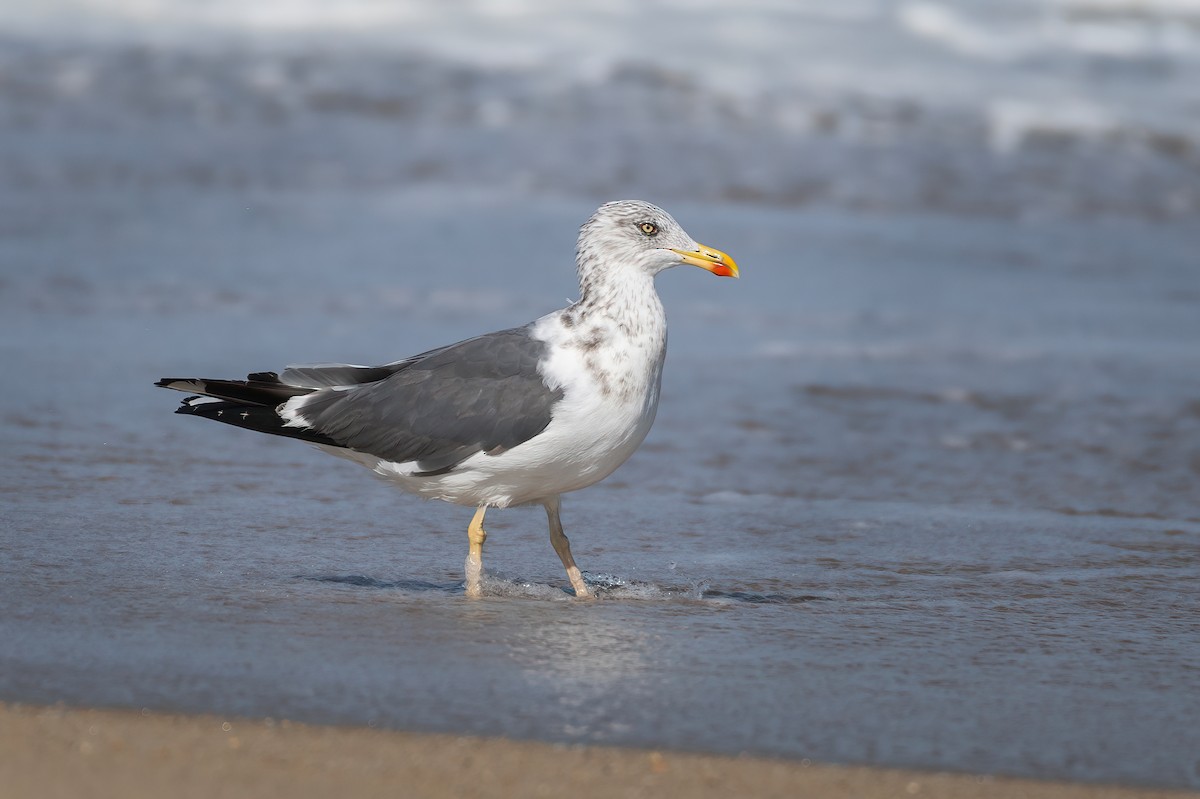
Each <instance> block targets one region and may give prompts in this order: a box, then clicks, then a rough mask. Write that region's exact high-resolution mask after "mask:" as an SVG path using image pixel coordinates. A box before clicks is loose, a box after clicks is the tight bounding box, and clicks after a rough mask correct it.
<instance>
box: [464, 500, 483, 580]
mask: <svg viewBox="0 0 1200 799" xmlns="http://www.w3.org/2000/svg"><path fill="white" fill-rule="evenodd" d="M486 511H487V506H486V505H480V506H479V507H478V508H477V509H476V510H475V517H474V518H473V519H471V525H470V526H469V527H468V528H467V538H468V539H470V541H471V547H470V549H468V550H467V563H466V566H465V570H466V573H467V596H480V595H482V594H483V584H482V579H481V578H482V577H483V542H484V541H486V540H487V533H486V532H484V530H483V514H484V513H485V512H486Z"/></svg>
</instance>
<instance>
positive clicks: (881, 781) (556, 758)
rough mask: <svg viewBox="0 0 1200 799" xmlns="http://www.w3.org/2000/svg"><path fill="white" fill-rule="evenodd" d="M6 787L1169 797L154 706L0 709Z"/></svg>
mask: <svg viewBox="0 0 1200 799" xmlns="http://www.w3.org/2000/svg"><path fill="white" fill-rule="evenodd" d="M0 751H3V752H4V756H3V758H0V786H3V794H4V796H6V797H9V799H24V797H43V798H45V799H50V798H52V797H59V796H85V795H86V796H91V797H107V796H120V797H126V798H127V799H133V798H134V797H143V796H144V797H161V796H174V797H191V796H197V797H199V796H204V797H213V796H285V795H286V796H291V797H309V796H312V797H327V796H332V795H334V794H335V793H336V794H341V795H347V796H356V797H369V796H424V797H440V796H453V797H486V796H522V797H541V796H547V797H549V796H573V797H577V798H578V799H587V797H611V796H622V797H639V796H653V797H684V796H686V797H692V798H694V799H700V798H702V797H710V796H711V797H728V796H756V797H775V796H778V797H796V796H819V797H864V798H866V797H884V796H924V797H959V798H960V799H966V798H968V797H978V798H979V799H987V798H988V797H1010V796H1020V797H1028V798H1029V799H1035V798H1036V797H1047V798H1048V799H1050V798H1053V799H1102V798H1108V797H1134V796H1137V797H1168V796H1194V795H1195V794H1193V793H1189V792H1182V791H1163V790H1150V789H1137V788H1130V787H1117V786H1107V785H1082V784H1068V783H1055V782H1040V781H1034V780H1024V779H1008V778H1001V777H991V776H976V775H967V774H947V773H924V772H919V771H906V770H899V769H875V768H863V767H842V766H829V765H818V764H810V763H808V762H807V761H800V762H788V761H780V760H770V759H764V758H755V757H737V758H731V757H718V756H709V755H698V754H684V753H676V752H669V751H659V750H636V749H619V748H611V747H579V746H563V745H554V744H545V743H534V742H526V741H511V740H505V739H498V738H471V737H465V736H450V735H423V734H415V733H407V732H394V731H384V730H373V729H367V728H356V727H325V726H311V725H305V724H296V723H292V722H288V721H275V720H246V719H237V718H222V717H220V716H208V715H196V716H191V715H170V714H162V713H151V712H149V711H142V712H136V711H120V710H95V709H73V708H64V707H33V706H27V705H0Z"/></svg>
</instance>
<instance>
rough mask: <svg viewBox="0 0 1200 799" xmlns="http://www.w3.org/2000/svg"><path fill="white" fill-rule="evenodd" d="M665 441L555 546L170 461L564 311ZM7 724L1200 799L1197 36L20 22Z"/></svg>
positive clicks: (9, 110)
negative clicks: (350, 372) (248, 384)
mask: <svg viewBox="0 0 1200 799" xmlns="http://www.w3.org/2000/svg"><path fill="white" fill-rule="evenodd" d="M630 197H640V198H644V199H647V200H650V201H652V202H656V203H658V204H660V205H663V206H664V207H666V208H667V209H668V210H670V211H672V212H673V213H674V214H675V216H676V217H677V218H678V219H679V221H680V222H681V223H682V224H683V225H684V227H685V228H687V230H688V231H689V232H690V233H691V234H692V235H693V236H694V237H696V238H697V239H698V240H700V241H702V242H705V243H706V244H710V245H712V246H716V247H719V248H721V249H724V250H727V251H728V252H730V253H731V254H732V255H733V256H734V257H735V258H737V259H738V262H739V263H740V264H741V265H742V268H743V277H742V279H741V280H740V281H737V282H734V281H720V280H714V279H712V278H711V277H710V276H708V275H706V274H704V273H702V272H699V271H698V270H675V271H673V272H670V273H667V274H664V275H662V276H661V277H660V279H659V285H660V290H661V292H662V294H663V297H664V301H665V304H666V306H667V311H668V315H669V317H670V321H671V351H670V354H669V356H668V360H667V368H666V376H665V378H664V387H663V397H662V405H661V408H660V412H659V419H658V422H657V424H656V427H655V429H654V430H653V431H652V433H651V435H650V438H649V439H648V440H647V442H646V445H645V446H644V447H643V448H642V450H641V451H639V452H638V453H637V454H636V455H635V456H634V457H633V458H632V459H631V460H630V462H629V463H628V464H626V466H624V467H623V468H622V469H621V470H619V471H618V472H617V473H616V474H614V475H613V476H612V477H611V478H610V479H609V480H607V481H605V482H603V483H601V484H600V485H598V486H596V487H594V488H591V489H589V490H586V491H583V492H580V493H578V494H575V495H570V496H568V497H566V498H565V500H564V522H565V524H566V528H567V532H568V534H569V535H570V536H571V540H572V545H573V549H574V551H575V554H576V557H577V559H578V560H579V562H580V565H581V567H582V568H583V569H584V571H585V574H586V576H587V577H588V579H589V580H590V581H591V582H592V583H593V584H594V585H596V586H597V587H598V589H600V590H599V593H600V594H601V596H600V599H599V600H598V601H596V602H593V603H575V602H573V601H571V599H570V597H569V596H568V594H567V593H566V592H565V591H564V585H565V581H564V579H563V575H562V574H561V568H560V566H559V564H558V561H557V558H556V556H555V555H554V553H553V551H552V550H551V548H550V546H549V542H548V540H547V536H546V532H545V529H544V520H543V517H542V515H541V513H540V511H536V512H530V511H522V510H513V511H506V512H499V513H493V514H491V515H489V522H490V525H489V531H490V532H491V533H492V535H491V537H490V538H489V540H488V551H487V558H486V560H485V562H486V564H487V567H488V569H489V571H490V574H491V578H490V580H489V583H488V586H487V588H488V594H489V596H487V597H485V598H484V599H483V600H481V601H478V602H472V601H467V600H466V599H465V598H464V597H463V595H462V584H461V581H462V573H461V564H462V560H463V557H464V556H465V552H466V535H465V529H466V524H467V522H468V521H469V519H470V515H471V512H470V510H469V509H462V508H455V507H451V506H446V505H442V504H440V503H423V502H421V501H419V500H417V499H415V498H412V497H409V496H406V495H404V494H402V493H400V492H398V491H396V490H395V489H393V488H391V487H389V486H386V485H384V484H382V483H378V482H376V481H374V480H372V479H370V476H369V474H368V473H367V472H366V471H365V470H362V469H361V468H359V467H356V466H354V465H352V464H348V463H343V462H341V461H338V460H335V459H332V458H329V457H327V456H325V455H323V454H321V453H318V452H315V451H311V450H309V449H308V448H306V447H304V446H302V445H299V444H297V443H296V442H292V441H282V440H278V439H271V438H267V437H261V436H259V437H256V436H252V435H249V434H246V433H242V432H240V431H236V430H232V429H226V428H223V427H218V426H216V425H207V424H204V423H201V422H199V421H197V420H192V419H183V418H180V417H175V416H173V415H172V414H171V413H170V411H171V410H172V409H173V408H174V406H175V404H176V401H177V397H176V396H175V395H173V394H168V393H166V392H163V391H160V390H156V389H154V388H153V387H152V386H151V383H152V382H153V381H154V380H155V379H157V378H159V377H163V376H176V375H180V376H182V375H203V376H213V377H232V376H238V375H240V374H244V373H246V372H250V371H258V370H265V369H275V368H279V367H282V366H283V365H285V364H287V363H293V362H312V361H356V362H362V363H369V362H385V361H390V360H395V359H397V358H399V357H401V356H403V355H407V354H411V353H415V352H419V351H422V350H424V349H428V348H430V347H433V346H437V345H439V344H444V343H447V342H450V341H453V340H457V339H460V338H465V337H467V336H470V335H473V334H476V333H480V332H484V331H487V330H493V329H498V328H501V327H507V326H511V325H515V324H520V323H523V322H525V321H528V320H530V319H532V318H534V317H536V316H538V315H540V314H542V313H545V312H547V311H550V310H553V309H555V308H558V307H561V306H562V305H563V304H564V303H565V302H566V301H567V299H568V298H569V297H572V296H574V294H575V291H576V287H575V283H574V273H573V264H572V260H571V259H572V253H573V246H574V240H575V235H576V231H577V229H578V226H579V224H580V223H582V222H583V220H584V219H586V218H587V216H588V215H589V214H590V213H591V211H592V210H593V209H594V208H595V207H596V206H597V205H598V204H599V203H600V202H603V201H606V200H611V199H620V198H630ZM0 367H2V369H3V374H4V375H5V377H4V382H3V392H2V393H0V449H2V451H3V453H4V456H5V457H4V458H3V459H0V495H2V496H3V505H2V508H3V510H2V513H0V700H5V701H30V702H57V701H64V702H69V703H73V704H84V705H96V704H99V705H112V706H122V707H152V708H156V709H163V710H184V711H206V712H214V713H228V714H244V715H250V716H272V717H276V718H279V717H285V718H294V719H301V720H306V721H316V722H340V723H353V724H372V725H383V726H389V727H397V728H402V729H414V730H439V731H450V732H463V733H477V734H486V735H509V736H515V737H526V738H537V739H544V740H551V741H558V742H566V743H614V744H622V745H638V746H651V747H673V748H682V749H695V750H700V751H716V752H731V753H736V752H742V751H749V752H755V753H762V754H772V755H778V756H781V757H788V758H797V759H799V758H811V759H813V760H823V761H833V762H847V763H864V764H876V765H904V766H914V767H921V768H933V769H948V770H965V771H974V772H980V773H1001V774H1019V775H1028V776H1038V777H1051V778H1056V779H1077V780H1089V781H1104V782H1111V781H1120V782H1129V783H1134V784H1145V785H1169V786H1190V787H1200V754H1198V753H1200V738H1198V737H1197V732H1196V729H1197V725H1196V722H1195V720H1196V719H1197V718H1200V1H1198V0H1006V2H1003V3H1001V2H985V1H984V0H954V1H953V2H925V1H924V0H911V1H898V2H883V0H845V2H838V3H831V2H823V1H821V0H794V1H793V2H779V1H778V0H777V1H775V2H772V1H771V0H751V1H750V2H739V3H736V4H735V3H723V2H704V3H668V2H641V3H631V2H621V0H614V1H612V2H604V3H599V2H580V3H573V4H570V5H569V6H567V5H563V4H557V3H551V2H548V1H547V0H524V1H522V0H511V1H508V2H501V1H500V0H495V1H494V2H446V3H435V2H397V3H388V2H372V1H368V0H357V1H351V2H343V3H324V2H317V1H316V0H274V1H273V2H260V3H245V2H234V0H209V1H207V2H183V1H182V0H111V1H110V2H98V1H97V2H88V1H86V0H39V2H37V3H28V2H24V3H18V2H12V1H11V0H3V1H0Z"/></svg>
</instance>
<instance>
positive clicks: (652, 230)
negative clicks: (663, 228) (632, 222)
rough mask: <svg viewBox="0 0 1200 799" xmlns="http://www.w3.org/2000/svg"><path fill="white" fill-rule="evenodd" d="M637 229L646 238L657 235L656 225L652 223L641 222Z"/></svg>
mask: <svg viewBox="0 0 1200 799" xmlns="http://www.w3.org/2000/svg"><path fill="white" fill-rule="evenodd" d="M638 228H639V229H640V230H641V231H642V232H643V233H645V234H646V235H647V236H657V235H658V225H656V224H654V223H653V222H643V223H642V224H640V225H638Z"/></svg>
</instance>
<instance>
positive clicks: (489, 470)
mask: <svg viewBox="0 0 1200 799" xmlns="http://www.w3.org/2000/svg"><path fill="white" fill-rule="evenodd" d="M575 264H576V269H577V272H578V275H579V299H578V300H576V301H575V302H574V303H572V304H571V305H569V306H568V307H566V308H563V309H562V310H559V311H554V312H553V313H549V314H546V315H545V316H543V317H541V318H539V319H537V320H535V321H533V322H530V323H529V324H526V325H524V326H522V327H514V328H510V329H508V330H500V331H497V332H495V333H487V334H485V335H482V336H476V337H474V338H469V339H466V340H465V341H460V342H458V343H457V344H450V345H449V346H445V347H439V348H438V349H434V350H430V351H429V352H424V353H421V354H420V355H414V356H412V357H409V358H404V359H403V360H399V361H394V362H392V363H388V364H384V365H383V366H357V365H353V364H322V365H315V366H289V367H287V368H286V369H284V370H283V372H282V373H276V372H255V373H253V374H250V375H249V376H248V377H247V378H246V379H245V380H212V379H207V378H163V379H162V380H159V381H158V382H157V383H156V384H155V385H157V386H161V387H163V388H170V389H175V390H177V391H183V392H187V393H189V394H191V395H192V396H189V397H187V398H186V399H184V400H183V402H182V404H181V405H180V406H179V408H178V409H177V410H176V413H182V414H187V415H191V416H200V417H203V418H206V419H213V420H215V421H218V422H224V423H226V424H230V425H234V426H236V427H243V428H246V429H248V430H256V431H258V432H261V433H269V434H271V435H277V436H288V437H291V438H297V439H300V440H302V441H306V442H309V443H311V444H315V445H316V446H317V447H320V448H321V449H323V450H325V451H327V452H330V453H332V454H334V455H338V456H341V457H343V458H348V459H350V460H352V461H355V462H357V463H360V464H362V465H364V466H366V467H367V468H369V469H371V470H372V471H374V472H375V473H377V474H378V475H380V476H382V477H384V478H386V479H387V480H389V481H391V482H394V483H396V484H397V485H399V486H400V487H401V488H404V489H406V490H408V491H411V492H413V493H415V494H417V495H419V496H422V497H426V498H430V499H440V500H443V501H446V502H452V503H455V504H457V505H467V506H470V507H473V508H475V509H476V510H475V515H474V517H473V518H472V519H471V523H470V525H469V526H468V527H467V538H468V542H469V546H468V550H467V559H466V564H465V568H464V571H465V576H466V582H465V590H466V594H467V595H468V596H480V595H481V594H482V591H483V587H482V575H483V544H484V541H485V540H486V538H487V533H486V532H485V531H484V528H483V518H484V514H485V513H486V511H487V509H488V508H507V507H512V506H517V505H529V504H533V503H540V504H541V505H542V506H543V507H544V508H545V510H546V518H547V521H548V523H549V527H550V543H551V544H552V545H553V547H554V551H555V552H556V553H557V554H558V557H559V558H560V559H561V560H562V564H563V568H565V569H566V572H567V579H568V580H569V581H570V583H571V587H572V589H573V590H574V592H575V596H576V597H580V598H582V597H587V596H590V592H589V589H588V586H587V583H586V582H584V579H583V576H582V574H581V573H580V571H579V568H578V567H577V566H576V565H575V559H574V558H573V557H572V556H571V546H570V543H569V541H568V540H567V536H566V534H565V533H564V532H563V526H562V521H561V518H560V505H561V503H560V499H559V498H560V496H561V495H563V494H565V493H567V492H570V491H577V490H579V489H581V488H586V487H587V486H590V485H592V484H593V483H595V482H597V481H599V480H602V479H604V478H605V477H607V476H608V475H610V474H611V473H612V472H613V471H614V470H615V469H616V468H617V467H618V466H620V465H621V464H622V463H624V462H625V460H626V459H627V458H629V456H630V455H632V454H633V452H634V450H636V449H637V448H638V446H639V445H640V444H641V443H642V441H643V440H644V439H645V438H646V434H647V433H648V432H649V431H650V426H651V425H652V424H653V422H654V417H655V414H656V412H657V410H658V397H659V387H660V384H661V381H662V369H663V361H664V358H665V357H666V348H667V318H666V314H665V312H664V310H663V305H662V301H661V300H660V299H659V296H658V292H657V291H656V289H655V286H654V278H655V276H656V275H657V274H658V273H659V272H662V271H663V270H665V269H669V268H671V267H673V266H678V265H679V264H690V265H692V266H698V267H700V268H702V269H705V270H707V271H709V272H711V273H712V274H714V275H719V276H722V277H737V276H738V266H737V263H736V262H735V261H734V260H733V258H731V257H730V256H729V255H727V254H725V253H724V252H721V251H720V250H717V249H714V248H712V247H707V246H704V245H702V244H699V243H697V242H696V241H695V240H694V239H693V238H692V237H691V236H689V235H688V234H687V233H686V232H685V231H684V230H683V228H682V227H680V226H679V223H678V222H676V221H675V220H674V219H673V218H672V217H671V215H670V214H668V213H667V212H666V211H664V210H662V209H661V208H658V207H657V206H654V205H651V204H650V203H647V202H643V201H640V200H624V201H618V202H610V203H606V204H605V205H602V206H601V207H600V208H599V209H598V210H597V211H596V212H595V213H594V214H593V215H592V216H591V218H590V219H588V220H587V222H586V223H584V225H583V227H582V228H581V229H580V232H579V240H578V243H577V245H576V251H575Z"/></svg>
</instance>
